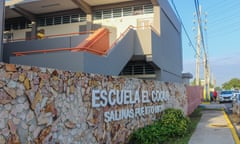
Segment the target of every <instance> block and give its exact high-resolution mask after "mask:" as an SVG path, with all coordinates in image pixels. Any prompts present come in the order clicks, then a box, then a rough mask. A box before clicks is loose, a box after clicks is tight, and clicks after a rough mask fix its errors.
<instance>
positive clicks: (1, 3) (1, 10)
mask: <svg viewBox="0 0 240 144" xmlns="http://www.w3.org/2000/svg"><path fill="white" fill-rule="evenodd" d="M4 25H5V0H0V62H2V61H3V31H4Z"/></svg>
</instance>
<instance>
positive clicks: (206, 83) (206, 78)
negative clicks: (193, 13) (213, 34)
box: [204, 13, 210, 101]
mask: <svg viewBox="0 0 240 144" xmlns="http://www.w3.org/2000/svg"><path fill="white" fill-rule="evenodd" d="M206 17H207V14H206V13H205V25H206V23H207V20H206ZM204 30H205V32H206V31H207V27H206V26H205V27H204ZM204 44H205V45H204V88H205V93H206V100H207V101H209V100H210V96H209V94H210V90H209V89H210V84H209V83H210V67H209V63H208V56H207V53H208V52H207V43H206V41H205V43H204Z"/></svg>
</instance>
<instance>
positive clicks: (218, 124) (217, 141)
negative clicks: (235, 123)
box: [189, 104, 235, 144]
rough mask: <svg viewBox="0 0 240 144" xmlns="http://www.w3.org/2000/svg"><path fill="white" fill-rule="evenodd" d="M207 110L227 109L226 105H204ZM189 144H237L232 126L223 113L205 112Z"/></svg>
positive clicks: (216, 111)
mask: <svg viewBox="0 0 240 144" xmlns="http://www.w3.org/2000/svg"><path fill="white" fill-rule="evenodd" d="M203 106H204V107H206V108H210V109H211V108H213V109H214V108H226V106H225V104H209V105H203ZM202 114H203V115H202V118H201V120H200V122H199V123H198V125H197V128H196V130H195V132H194V133H193V135H192V137H191V139H190V141H189V144H235V141H234V137H233V135H232V132H231V126H230V125H229V121H228V119H227V117H226V115H225V114H224V112H223V111H219V110H205V111H203V113H202Z"/></svg>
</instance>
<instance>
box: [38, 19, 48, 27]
mask: <svg viewBox="0 0 240 144" xmlns="http://www.w3.org/2000/svg"><path fill="white" fill-rule="evenodd" d="M45 25H46V19H45V18H44V17H42V18H39V19H38V26H45Z"/></svg>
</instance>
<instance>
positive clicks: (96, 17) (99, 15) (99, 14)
mask: <svg viewBox="0 0 240 144" xmlns="http://www.w3.org/2000/svg"><path fill="white" fill-rule="evenodd" d="M93 19H94V20H99V19H102V11H100V10H99V11H95V12H94V16H93Z"/></svg>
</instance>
